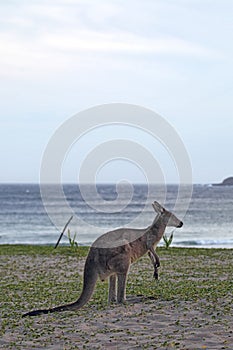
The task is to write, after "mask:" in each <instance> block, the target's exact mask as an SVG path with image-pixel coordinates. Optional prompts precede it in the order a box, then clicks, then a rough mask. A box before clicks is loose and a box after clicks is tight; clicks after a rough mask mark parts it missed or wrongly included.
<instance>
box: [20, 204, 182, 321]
mask: <svg viewBox="0 0 233 350" xmlns="http://www.w3.org/2000/svg"><path fill="white" fill-rule="evenodd" d="M152 206H153V208H154V210H155V212H156V213H157V216H156V217H155V219H154V221H153V222H152V224H151V225H150V226H148V227H147V228H144V229H132V228H119V229H116V230H113V231H110V232H107V233H105V234H103V235H102V236H100V237H99V238H97V240H96V241H95V242H94V243H93V244H92V246H91V248H90V251H89V254H88V256H87V259H86V262H85V266H84V277H83V290H82V293H81V295H80V297H79V298H78V300H77V301H75V302H73V303H71V304H66V305H62V306H57V307H54V308H51V309H42V310H34V311H30V312H27V313H25V314H24V315H23V317H25V316H36V315H40V314H48V313H51V312H56V311H67V310H75V311H76V310H78V309H80V308H81V307H83V306H84V305H85V304H86V303H87V302H88V301H89V300H90V298H91V296H92V294H93V292H94V288H95V284H96V282H97V279H98V277H99V278H100V279H101V280H102V281H104V280H105V279H106V278H108V277H109V296H108V301H109V303H112V302H118V303H123V302H125V300H126V280H127V274H128V271H129V267H130V264H131V263H133V262H135V261H136V260H137V259H138V258H140V257H142V256H143V255H145V254H146V253H148V255H149V257H150V259H151V261H152V263H153V265H154V268H155V272H154V275H155V277H157V276H156V274H157V267H159V265H160V262H159V257H158V255H157V254H156V252H155V248H156V246H157V244H158V243H159V241H160V239H161V238H162V236H163V234H164V231H165V229H166V226H173V227H182V226H183V222H182V221H180V220H179V219H178V218H177V217H176V216H175V215H174V214H172V213H171V212H169V211H167V210H166V209H165V208H163V207H162V206H161V205H160V204H159V203H158V202H154V203H153V204H152Z"/></svg>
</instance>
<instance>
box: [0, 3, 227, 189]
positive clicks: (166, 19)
mask: <svg viewBox="0 0 233 350" xmlns="http://www.w3.org/2000/svg"><path fill="white" fill-rule="evenodd" d="M0 13H1V16H0V96H1V99H0V122H1V129H0V130H1V131H0V147H1V153H0V162H1V173H0V182H38V180H39V172H40V164H41V158H42V155H43V152H44V149H45V147H46V145H47V143H48V141H49V139H50V138H51V136H52V134H53V133H54V132H55V130H56V129H57V128H58V127H59V126H60V125H61V124H62V123H63V122H65V120H67V119H68V118H69V117H71V116H72V115H74V114H76V113H78V112H79V111H82V110H83V109H86V108H89V107H92V106H95V105H100V104H105V103H111V102H123V103H131V104H137V105H141V106H144V107H147V108H150V109H152V110H154V111H155V112H157V113H159V114H160V115H161V116H163V117H164V118H165V119H166V120H167V121H168V122H169V123H170V124H171V125H173V127H174V128H175V130H176V131H177V132H178V134H179V135H180V137H181V138H182V140H183V142H184V144H185V147H186V149H187V151H188V153H189V156H190V159H191V163H192V168H193V182H194V183H210V182H219V181H221V180H222V179H223V178H225V177H227V176H230V175H233V163H232V159H233V113H232V112H233V103H232V101H233V98H232V95H233V89H232V85H233V83H232V82H233V64H232V62H233V44H232V43H233V21H232V18H233V2H232V0H221V1H219V0H189V1H187V0H153V1H152V0H151V1H149V0H145V1H137V0H132V1H130V0H126V1H121V0H117V1H114V0H100V1H88V0H83V1H81V0H80V1H79V0H77V1H75V0H55V1H53V0H46V1H39V0H38V1H37V0H22V1H21V0H18V1H17V0H12V1H11V0H5V1H4V0H2V1H1V4H0ZM118 131H119V133H120V134H122V133H123V134H124V137H125V138H127V133H126V130H124V131H123V130H120V129H119V130H118ZM118 131H117V130H116V134H115V132H113V134H114V135H115V136H116V137H119V135H117V133H118ZM130 133H132V130H131V131H129V134H130ZM113 134H112V135H113ZM94 136H96V138H97V139H98V137H99V135H97V134H96V135H94ZM108 137H109V134H108ZM134 137H136V136H135V135H134V136H133V135H131V138H132V139H133V138H134ZM140 137H141V138H142V140H140V142H142V143H143V137H145V138H146V136H145V135H140ZM91 139H92V147H93V135H92V137H91ZM85 142H86V145H87V144H88V136H87V138H86V140H85ZM98 142H99V141H98ZM146 142H148V143H149V141H148V140H145V143H146ZM83 147H84V146H83ZM77 148H78V149H79V150H80V152H81V148H80V147H78V146H77ZM84 148H85V147H84ZM74 153H75V152H74ZM67 159H68V161H67V167H66V169H65V171H64V173H65V178H64V180H65V181H73V180H74V177H73V173H74V172H75V171H76V170H77V169H76V167H77V158H76V160H75V161H74V160H73V161H72V157H71V154H70V156H69V157H68V158H67ZM74 168H75V169H76V170H74ZM119 168H120V169H121V170H120V174H119V175H120V177H122V174H123V173H124V172H125V177H130V174H131V173H132V174H133V173H134V172H133V168H132V167H131V166H129V164H125V168H124V164H123V163H121V164H120V167H119V165H118V169H119ZM132 174H131V175H132ZM116 176H117V171H116V169H114V166H113V164H110V167H109V168H108V169H105V172H103V175H102V177H101V176H100V180H102V181H106V180H110V181H111V180H113V181H114V180H115V177H116ZM168 179H169V181H170V182H175V181H176V178H175V177H174V178H173V177H172V176H171V177H168ZM132 180H133V181H140V180H141V178H140V174H138V175H137V172H136V175H135V173H134V174H133V175H132Z"/></svg>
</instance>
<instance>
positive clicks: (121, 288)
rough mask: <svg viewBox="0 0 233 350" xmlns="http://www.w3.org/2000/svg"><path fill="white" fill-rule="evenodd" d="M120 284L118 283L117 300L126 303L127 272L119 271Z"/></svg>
mask: <svg viewBox="0 0 233 350" xmlns="http://www.w3.org/2000/svg"><path fill="white" fill-rule="evenodd" d="M117 277H118V284H117V302H118V303H124V302H125V300H126V280H127V273H119V274H118V275H117Z"/></svg>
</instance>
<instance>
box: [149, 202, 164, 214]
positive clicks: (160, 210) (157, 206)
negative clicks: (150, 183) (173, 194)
mask: <svg viewBox="0 0 233 350" xmlns="http://www.w3.org/2000/svg"><path fill="white" fill-rule="evenodd" d="M152 207H153V208H154V210H155V211H156V213H158V214H162V213H163V212H164V210H165V209H164V207H162V205H160V204H159V203H158V202H154V203H152Z"/></svg>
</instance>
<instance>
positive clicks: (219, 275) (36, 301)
mask: <svg viewBox="0 0 233 350" xmlns="http://www.w3.org/2000/svg"><path fill="white" fill-rule="evenodd" d="M88 250H89V248H88V247H82V246H81V247H80V246H79V247H78V248H77V249H76V250H72V249H70V247H69V246H60V247H58V248H57V249H56V250H54V248H53V247H51V246H35V245H0V281H1V293H0V305H1V321H0V322H1V326H0V338H1V336H3V335H4V334H5V333H6V332H8V333H9V332H12V333H14V330H16V333H17V334H20V333H21V331H22V332H25V334H24V338H25V339H27V340H28V341H29V340H30V339H31V340H32V341H33V339H36V337H39V336H41V333H40V335H39V330H38V329H36V328H35V327H34V321H33V319H31V318H25V319H23V321H22V319H21V315H22V314H23V313H24V312H27V311H29V310H32V309H35V308H44V307H46V308H47V307H52V306H57V305H60V304H64V303H67V302H71V301H74V300H76V299H77V297H78V296H79V294H80V292H81V289H82V268H83V265H84V261H85V257H86V255H87V253H88ZM157 252H158V254H159V256H160V261H161V268H160V269H159V281H155V280H154V278H153V266H152V265H151V263H150V261H149V259H148V258H147V257H143V258H142V259H140V260H139V261H138V262H136V263H135V264H133V265H132V267H131V270H130V274H129V277H128V283H127V295H128V296H130V295H132V296H136V295H142V296H144V297H145V299H144V302H145V303H148V302H151V301H150V300H149V299H148V300H147V297H149V298H152V299H153V298H154V299H155V300H156V301H157V302H158V308H159V307H162V306H163V305H164V303H167V302H172V303H173V306H174V307H176V305H179V303H181V302H182V301H185V302H189V303H193V305H194V304H195V303H198V304H199V305H203V307H204V308H205V309H206V312H207V313H208V312H210V313H211V314H213V317H218V316H219V315H221V314H224V315H231V313H232V311H231V309H232V295H233V279H232V271H233V250H231V249H229V250H227V249H226V250H224V249H183V248H179V249H178V248H170V249H169V250H167V249H165V248H159V249H158V250H157ZM107 294H108V285H107V281H106V282H104V283H102V282H98V283H97V286H96V290H95V293H94V295H93V297H92V299H91V301H90V302H89V304H88V306H86V307H84V308H83V309H81V310H80V311H79V314H80V315H82V316H84V317H87V318H88V315H89V313H90V312H91V310H94V312H101V310H106V309H107V308H108V305H107ZM112 307H115V306H112ZM126 307H128V306H126ZM208 310H209V311H208ZM69 314H70V313H63V314H59V319H60V320H62V319H64V320H67V319H68V318H69ZM53 315H54V314H53ZM50 317H52V315H51V316H50ZM53 317H55V318H56V317H57V316H53ZM38 319H40V318H38ZM64 322H65V321H64ZM45 328H46V332H51V333H53V332H54V328H53V326H51V324H49V322H47V323H46V327H45ZM40 332H41V330H40ZM19 337H20V336H19ZM13 343H14V342H13V340H12V341H11V347H9V348H12V349H17V346H16V344H13ZM0 347H1V343H0Z"/></svg>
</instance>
